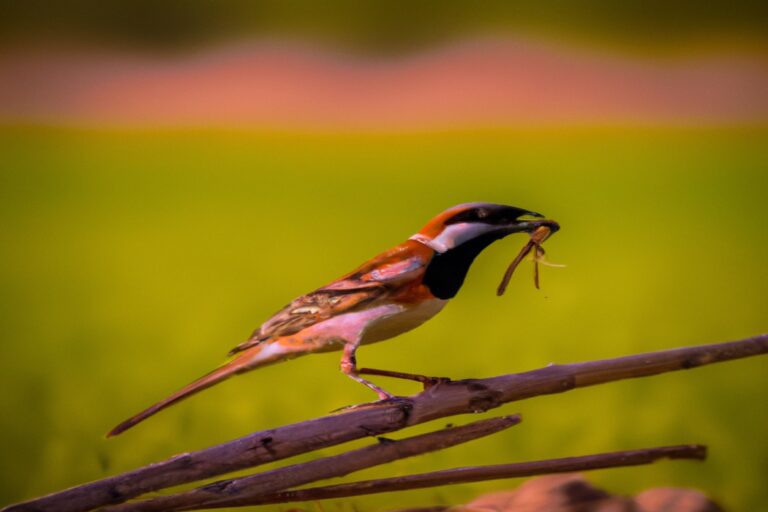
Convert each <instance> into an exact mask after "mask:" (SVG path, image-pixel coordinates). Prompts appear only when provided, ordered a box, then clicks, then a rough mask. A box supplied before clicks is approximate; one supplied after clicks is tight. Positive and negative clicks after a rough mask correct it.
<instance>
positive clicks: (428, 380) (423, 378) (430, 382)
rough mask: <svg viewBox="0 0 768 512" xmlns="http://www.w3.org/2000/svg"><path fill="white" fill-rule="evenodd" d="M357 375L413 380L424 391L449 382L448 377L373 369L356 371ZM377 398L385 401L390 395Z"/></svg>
mask: <svg viewBox="0 0 768 512" xmlns="http://www.w3.org/2000/svg"><path fill="white" fill-rule="evenodd" d="M358 373H364V374H366V375H379V376H381V377H392V378H393V379H405V380H413V381H416V382H421V383H422V385H423V386H424V389H429V388H431V387H432V386H435V385H437V384H440V383H444V382H451V379H450V378H448V377H429V376H427V375H419V374H417V373H404V372H395V371H392V370H377V369H375V368H361V369H360V370H358ZM387 394H389V393H387ZM379 398H381V399H382V400H386V399H388V398H392V395H390V396H381V395H379Z"/></svg>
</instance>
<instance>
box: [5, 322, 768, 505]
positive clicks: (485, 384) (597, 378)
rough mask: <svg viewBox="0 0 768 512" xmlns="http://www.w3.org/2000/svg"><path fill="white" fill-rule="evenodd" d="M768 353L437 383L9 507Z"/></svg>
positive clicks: (754, 345)
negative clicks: (406, 394)
mask: <svg viewBox="0 0 768 512" xmlns="http://www.w3.org/2000/svg"><path fill="white" fill-rule="evenodd" d="M766 352H768V334H763V335H759V336H755V337H753V338H747V339H743V340H739V341H732V342H729V343H717V344H712V345H700V346H693V347H686V348H678V349H674V350H666V351H660V352H649V353H647V354H640V355H633V356H627V357H619V358H615V359H606V360H602V361H592V362H585V363H573V364H565V365H551V366H547V367H546V368H541V369H538V370H533V371H529V372H525V373H519V374H510V375H503V376H500V377H492V378H487V379H467V380H462V381H454V382H439V383H438V384H436V385H434V386H432V387H429V388H428V389H427V390H425V391H424V392H422V393H419V394H418V395H415V396H414V397H411V398H410V399H408V400H398V401H393V402H383V403H378V404H373V405H369V406H361V407H358V408H355V409H352V410H347V411H345V412H343V413H341V414H335V415H330V416H325V417H321V418H317V419H313V420H309V421H304V422H301V423H294V424H292V425H286V426H283V427H279V428H275V429H269V430H262V431H260V432H255V433H253V434H250V435H247V436H245V437H242V438H240V439H236V440H234V441H229V442H227V443H223V444H220V445H217V446H213V447H210V448H206V449H203V450H198V451H195V452H190V453H184V454H181V455H177V456H175V457H172V458H170V459H167V460H165V461H163V462H159V463H155V464H151V465H149V466H145V467H142V468H139V469H136V470H133V471H130V472H127V473H123V474H120V475H116V476H112V477H109V478H105V479H102V480H97V481H95V482H91V483H88V484H83V485H80V486H77V487H73V488H71V489H67V490H64V491H60V492H57V493H53V494H49V495H48V496H44V497H42V498H37V499H34V500H30V501H28V502H25V503H21V504H17V505H11V506H9V507H7V508H5V509H3V510H4V511H5V512H11V511H14V512H18V511H35V512H47V511H51V512H80V511H86V510H91V509H94V508H97V507H101V506H104V505H108V504H115V503H121V502H123V501H126V500H128V499H130V498H133V497H136V496H139V495H141V494H144V493H147V492H151V491H156V490H159V489H163V488H166V487H171V486H174V485H179V484H183V483H188V482H195V481H197V480H202V479H205V478H209V477H212V476H216V475H221V474H224V473H229V472H232V471H236V470H240V469H244V468H247V467H251V466H257V465H260V464H264V463H267V462H272V461H276V460H280V459H284V458H287V457H291V456H294V455H297V454H300V453H306V452H311V451H314V450H318V449H321V448H326V447H329V446H335V445H338V444H341V443H345V442H348V441H352V440H355V439H360V438H362V437H366V436H371V435H378V434H383V433H386V432H393V431H396V430H400V429H402V428H404V427H407V426H410V425H416V424H419V423H424V422H426V421H429V420H433V419H436V418H441V417H445V416H451V415H454V414H463V413H468V412H481V411H485V410H488V409H491V408H494V407H498V406H499V405H501V404H503V403H505V402H512V401H516V400H522V399H525V398H530V397H533V396H537V395H545V394H552V393H561V392H564V391H568V390H570V389H573V388H577V387H584V386H591V385H594V384H601V383H604V382H611V381H616V380H621V379H628V378H635V377H646V376H650V375H656V374H659V373H664V372H669V371H674V370H685V369H691V368H695V367H698V366H702V365H706V364H711V363H718V362H722V361H729V360H732V359H739V358H743V357H750V356H755V355H759V354H765V353H766Z"/></svg>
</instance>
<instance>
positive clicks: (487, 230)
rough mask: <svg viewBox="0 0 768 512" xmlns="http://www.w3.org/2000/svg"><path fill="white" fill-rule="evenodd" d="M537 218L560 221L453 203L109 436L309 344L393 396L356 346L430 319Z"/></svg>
mask: <svg viewBox="0 0 768 512" xmlns="http://www.w3.org/2000/svg"><path fill="white" fill-rule="evenodd" d="M521 217H523V218H522V219H521ZM530 217H534V218H535V219H538V220H532V219H530ZM542 226H544V227H546V228H549V230H550V231H552V232H554V231H556V230H557V229H558V228H559V226H558V224H557V223H556V222H554V221H551V220H543V216H542V215H541V214H538V213H535V212H532V211H528V210H523V209H520V208H515V207H513V206H505V205H500V204H491V203H467V204H460V205H458V206H454V207H453V208H450V209H448V210H446V211H444V212H442V213H440V214H439V215H438V216H436V217H435V218H433V219H432V220H430V221H429V223H427V225H426V226H424V228H422V229H421V231H419V232H418V233H416V234H415V235H413V236H411V237H410V238H409V239H408V240H406V241H405V242H403V243H401V244H400V245H397V246H395V247H393V248H392V249H389V250H388V251H385V252H383V253H381V254H379V255H378V256H375V257H374V258H372V259H370V260H368V261H367V262H365V263H363V265H361V266H360V267H358V268H357V269H355V270H353V271H352V272H350V273H349V274H346V275H344V276H342V277H341V278H339V279H337V280H335V281H333V282H332V283H330V284H328V285H326V286H323V287H322V288H318V289H317V290H315V291H313V292H310V293H308V294H306V295H302V296H301V297H298V298H297V299H295V300H293V302H291V303H290V304H288V305H287V306H285V307H284V308H283V309H281V310H280V311H278V312H277V313H275V315H274V316H272V317H271V318H270V319H269V320H267V321H266V322H264V323H263V324H262V325H261V327H259V328H258V329H256V330H255V331H254V332H253V334H252V335H251V336H250V338H248V339H247V340H246V341H244V342H243V343H240V344H239V345H237V346H236V347H235V348H233V349H232V350H231V351H230V353H229V355H230V356H235V357H233V358H232V359H231V360H230V361H229V362H227V363H225V364H223V365H222V366H220V367H219V368H217V369H216V370H214V371H212V372H211V373H209V374H207V375H205V376H203V377H201V378H200V379H198V380H196V381H194V382H192V383H191V384H189V385H187V386H185V387H183V388H181V389H180V390H179V391H177V392H176V393H174V394H172V395H171V396H169V397H168V398H166V399H164V400H162V401H160V402H158V403H156V404H155V405H153V406H151V407H149V408H148V409H146V410H144V411H142V412H140V413H139V414H137V415H135V416H133V417H132V418H129V419H128V420H126V421H124V422H122V423H120V424H119V425H118V426H116V427H115V428H114V429H112V430H111V431H110V432H109V433H108V434H107V437H111V436H115V435H117V434H120V433H121V432H124V431H125V430H127V429H129V428H131V427H133V426H134V425H136V424H137V423H139V422H141V421H143V420H145V419H147V418H148V417H150V416H152V415H153V414H155V413H157V412H158V411H160V410H162V409H165V408H166V407H168V406H170V405H172V404H174V403H176V402H178V401H180V400H182V399H184V398H186V397H188V396H190V395H192V394H193V393H197V392H198V391H201V390H203V389H206V388H208V387H210V386H213V385H214V384H217V383H219V382H221V381H223V380H225V379H227V378H229V377H231V376H233V375H236V374H239V373H244V372H247V371H250V370H253V369H255V368H259V367H262V366H265V365H268V364H271V363H275V362H278V361H284V360H288V359H292V358H295V357H298V356H301V355H305V354H311V353H315V352H328V351H332V350H342V351H343V356H342V358H341V371H342V372H343V373H344V374H346V375H347V376H349V377H351V378H352V379H354V380H356V381H357V382H359V383H361V384H363V385H365V386H368V387H369V388H370V389H372V390H373V391H375V392H376V394H377V395H378V396H379V398H380V399H382V400H385V399H392V398H394V397H393V395H391V394H390V393H388V392H387V391H385V390H383V389H382V388H380V387H379V386H377V385H376V384H374V383H372V382H370V381H368V380H366V379H364V378H362V377H361V376H360V375H359V374H358V370H357V362H356V358H355V353H356V351H357V349H358V347H360V345H364V344H367V343H373V342H376V341H381V340H385V339H388V338H392V337H394V336H397V335H399V334H402V333H404V332H406V331H410V330H411V329H413V328H415V327H418V326H419V325H421V324H422V323H424V322H425V321H427V320H429V319H430V318H432V317H433V316H435V315H436V314H437V313H438V312H440V310H442V309H443V307H444V306H445V305H446V303H447V302H448V300H449V299H451V298H453V297H454V296H455V295H456V293H457V292H458V291H459V289H460V288H461V286H462V284H463V283H464V278H465V277H466V275H467V272H468V270H469V267H470V265H472V262H473V261H474V260H475V258H476V257H477V255H478V254H480V252H481V251H482V250H483V249H485V248H486V247H488V245H490V244H491V243H493V242H494V241H496V240H499V239H501V238H504V237H506V236H507V235H510V234H512V233H518V232H526V233H529V234H531V233H533V232H534V231H537V230H539V229H540V228H542ZM547 233H549V231H547ZM537 247H538V245H537ZM529 250H530V248H529ZM519 259H520V257H518V259H517V260H516V261H519ZM510 268H511V267H510ZM509 273H511V270H510V271H508V274H509ZM506 279H508V276H506Z"/></svg>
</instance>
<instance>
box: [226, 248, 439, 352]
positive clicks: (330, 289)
mask: <svg viewBox="0 0 768 512" xmlns="http://www.w3.org/2000/svg"><path fill="white" fill-rule="evenodd" d="M403 246H405V247H403ZM403 246H397V247H395V248H394V249H392V250H390V251H387V252H385V253H383V254H381V255H379V256H377V257H375V258H373V259H372V260H370V261H368V262H367V263H366V264H364V265H362V266H361V267H360V268H358V269H356V270H355V271H353V272H351V273H349V274H347V275H345V276H343V277H342V278H340V279H338V280H336V281H334V282H332V283H330V284H328V285H327V286H324V287H322V288H319V289H317V290H315V291H313V292H310V293H308V294H306V295H302V296H301V297H298V298H297V299H295V300H293V301H292V302H291V303H290V304H288V305H287V306H285V307H284V308H283V309H281V310H280V311H278V312H277V313H275V314H274V315H273V316H272V317H271V318H270V319H269V320H267V321H266V322H264V323H263V324H262V325H261V327H259V328H258V329H257V330H256V331H254V333H253V334H252V335H251V337H250V338H249V339H248V340H247V341H245V342H243V343H241V344H239V345H238V346H237V347H235V348H234V349H232V350H231V351H230V355H231V354H234V353H237V352H240V351H242V350H245V349H247V348H249V347H252V346H254V345H257V344H259V343H261V342H263V341H265V340H267V339H270V338H279V337H282V336H290V335H291V334H295V333H297V332H299V331H301V330H303V329H306V328H307V327H310V326H312V325H314V324H317V323H319V322H322V321H324V320H327V319H329V318H332V317H335V316H338V315H341V314H344V313H349V312H352V311H356V310H359V309H362V308H364V307H365V306H367V305H370V304H372V303H376V302H379V301H381V300H383V299H385V298H386V297H388V296H389V295H390V294H391V293H392V292H393V291H395V290H397V289H398V288H399V287H400V286H401V285H403V284H404V283H408V282H411V281H413V280H414V279H416V278H418V276H419V274H420V273H423V272H424V269H425V268H426V265H427V263H428V259H427V258H425V257H424V254H423V252H421V251H409V250H408V249H409V247H410V246H407V245H406V244H403ZM410 253H412V254H410Z"/></svg>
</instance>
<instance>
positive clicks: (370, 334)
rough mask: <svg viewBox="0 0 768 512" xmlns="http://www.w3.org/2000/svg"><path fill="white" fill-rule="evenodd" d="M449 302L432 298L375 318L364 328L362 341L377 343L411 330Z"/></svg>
mask: <svg viewBox="0 0 768 512" xmlns="http://www.w3.org/2000/svg"><path fill="white" fill-rule="evenodd" d="M447 303H448V301H447V300H440V299H432V300H429V301H426V302H423V303H422V304H420V305H419V306H415V307H408V308H406V307H403V308H401V310H400V311H399V312H397V313H394V314H391V315H387V316H384V317H382V318H380V319H378V320H374V321H372V322H371V323H370V324H369V325H368V326H367V327H366V329H365V330H364V332H363V340H362V343H375V342H377V341H382V340H386V339H389V338H393V337H395V336H397V335H399V334H402V333H404V332H407V331H410V330H411V329H414V328H416V327H418V326H420V325H421V324H423V323H424V322H426V321H427V320H429V319H430V318H432V317H433V316H435V315H436V314H438V313H439V312H440V310H441V309H443V308H444V307H445V305H446V304H447Z"/></svg>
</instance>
